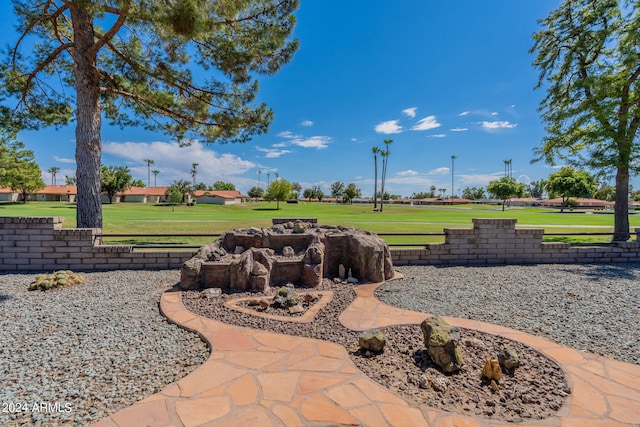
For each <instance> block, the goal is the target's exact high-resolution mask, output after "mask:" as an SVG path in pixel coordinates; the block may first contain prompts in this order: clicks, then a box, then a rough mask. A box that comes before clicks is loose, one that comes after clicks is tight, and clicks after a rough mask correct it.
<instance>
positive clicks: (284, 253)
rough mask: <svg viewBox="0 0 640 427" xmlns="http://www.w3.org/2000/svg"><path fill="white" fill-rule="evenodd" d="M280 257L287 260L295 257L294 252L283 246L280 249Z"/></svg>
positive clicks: (289, 247) (290, 248)
mask: <svg viewBox="0 0 640 427" xmlns="http://www.w3.org/2000/svg"><path fill="white" fill-rule="evenodd" d="M282 256H284V257H287V258H291V257H294V256H296V251H294V250H293V248H292V247H291V246H285V247H284V248H282Z"/></svg>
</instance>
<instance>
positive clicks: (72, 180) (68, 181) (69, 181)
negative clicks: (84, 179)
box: [64, 175, 76, 185]
mask: <svg viewBox="0 0 640 427" xmlns="http://www.w3.org/2000/svg"><path fill="white" fill-rule="evenodd" d="M64 185H76V177H75V176H67V175H65V176H64Z"/></svg>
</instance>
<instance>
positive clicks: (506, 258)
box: [391, 218, 640, 265]
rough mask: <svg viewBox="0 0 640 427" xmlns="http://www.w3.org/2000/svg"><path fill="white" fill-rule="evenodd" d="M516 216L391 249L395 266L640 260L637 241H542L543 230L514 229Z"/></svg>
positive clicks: (639, 230) (479, 221) (638, 234)
mask: <svg viewBox="0 0 640 427" xmlns="http://www.w3.org/2000/svg"><path fill="white" fill-rule="evenodd" d="M515 226H516V220H515V219H484V218H483V219H473V228H472V229H461V228H445V229H444V233H445V242H444V243H433V244H427V245H425V248H424V249H392V250H391V253H392V254H393V263H394V265H491V264H553V263H609V262H640V228H637V229H636V240H635V241H633V242H618V243H612V244H610V245H607V246H584V247H580V246H571V245H570V244H569V243H561V242H559V243H555V242H552V243H543V242H542V234H543V230H542V229H516V228H515Z"/></svg>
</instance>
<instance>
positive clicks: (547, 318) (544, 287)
mask: <svg viewBox="0 0 640 427" xmlns="http://www.w3.org/2000/svg"><path fill="white" fill-rule="evenodd" d="M397 270H398V271H400V272H401V273H402V274H404V276H405V278H404V279H402V280H397V281H396V280H394V281H391V282H387V283H386V284H385V285H384V286H382V287H381V288H379V289H378V290H377V291H376V296H377V297H378V298H379V299H380V300H381V301H384V302H386V303H388V304H391V305H394V306H397V307H402V308H406V309H409V310H417V311H421V312H425V313H431V314H439V315H443V316H453V317H461V318H467V319H474V320H481V321H485V322H490V323H494V324H499V325H503V326H507V327H509V328H513V329H518V330H521V331H525V332H528V333H531V334H534V335H538V336H542V337H545V338H548V339H550V340H552V341H555V342H557V343H560V344H563V345H565V346H568V347H572V348H575V349H577V350H584V351H589V352H592V353H595V354H599V355H602V356H606V357H609V358H613V359H617V360H620V361H623V362H628V363H634V364H640V340H638V337H640V309H639V307H640V264H615V265H603V264H600V265H597V264H594V265H577V264H568V265H565V264H553V265H536V266H500V267H422V266H421V267H418V266H414V267H397Z"/></svg>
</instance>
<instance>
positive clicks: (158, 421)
mask: <svg viewBox="0 0 640 427" xmlns="http://www.w3.org/2000/svg"><path fill="white" fill-rule="evenodd" d="M381 284H382V283H374V284H367V285H361V286H358V287H357V288H356V293H357V298H356V299H355V300H354V302H353V303H352V304H351V306H350V307H349V308H348V309H347V310H346V311H345V312H344V313H343V314H342V315H341V317H340V321H341V322H342V323H343V324H344V325H345V326H347V327H348V328H351V329H354V330H366V329H370V328H375V327H384V326H389V325H397V324H407V323H419V322H421V321H422V320H424V318H425V314H424V313H417V312H411V311H407V310H402V309H398V308H395V307H391V306H388V305H385V304H383V303H381V302H380V301H378V300H377V299H376V298H375V297H374V295H373V292H374V290H375V289H376V288H377V287H378V286H380V285H381ZM160 309H161V311H162V313H163V314H164V315H165V316H167V318H169V319H170V320H171V321H173V322H175V323H176V324H178V325H180V326H182V327H184V328H186V329H189V330H193V331H196V332H197V333H198V334H200V336H201V337H202V338H203V339H204V340H206V341H207V342H208V343H209V344H210V347H211V356H210V357H209V359H208V360H207V362H205V363H204V364H203V365H202V366H201V367H200V368H198V369H197V370H196V371H194V372H192V373H191V374H190V375H188V376H187V377H185V378H183V379H181V380H180V381H178V382H176V383H174V384H171V385H170V386H168V387H167V388H165V389H164V390H162V391H161V392H160V393H156V394H154V395H152V396H149V397H148V398H146V399H144V400H142V401H140V402H138V403H136V404H135V405H133V406H131V407H129V408H126V409H124V410H122V411H120V412H117V413H115V414H114V415H112V416H110V417H108V418H105V419H103V420H101V421H100V422H98V423H96V424H94V426H98V427H129V426H131V427H138V426H233V427H235V426H286V427H293V426H327V425H362V426H411V427H415V426H431V427H489V426H492V427H505V426H507V425H509V423H506V422H504V421H492V420H489V419H486V418H479V417H465V416H461V415H455V414H451V413H448V412H444V411H440V410H435V409H432V408H429V407H427V406H420V407H415V406H412V405H411V404H409V403H408V402H406V401H404V400H403V399H401V398H400V397H398V396H396V395H395V394H393V393H391V392H390V391H388V390H386V389H385V388H383V387H382V386H380V385H378V384H377V383H375V382H373V381H372V380H370V379H369V378H368V377H367V376H366V375H364V374H363V373H362V372H360V371H359V370H358V369H357V368H356V367H355V365H354V364H353V363H352V361H351V359H350V357H349V355H348V353H347V351H346V350H345V349H344V348H343V347H342V346H340V345H337V344H334V343H330V342H324V341H319V340H313V339H308V338H299V337H294V336H287V335H279V334H273V333H267V332H261V331H258V330H252V329H247V328H240V327H235V326H230V325H226V324H224V323H221V322H218V321H214V320H211V319H206V318H203V317H199V316H196V315H194V314H193V313H191V312H189V311H187V310H186V309H185V307H184V306H183V304H182V298H181V292H180V291H177V290H175V289H172V290H169V291H167V292H165V293H164V294H163V296H162V298H161V301H160ZM445 319H446V320H447V322H449V323H450V324H452V325H455V326H459V327H464V328H470V329H476V330H479V331H483V332H487V333H491V334H497V335H502V336H504V337H507V338H510V339H512V340H516V341H520V342H523V343H525V344H527V345H529V346H531V347H534V348H536V349H538V350H539V351H540V352H541V353H543V354H545V355H546V356H548V357H550V358H552V359H554V360H555V361H556V362H557V363H558V364H559V365H560V366H561V367H562V368H563V369H564V370H565V372H566V375H567V378H568V380H569V383H570V386H571V390H572V393H571V395H570V396H569V397H568V398H567V400H566V402H565V404H564V406H563V407H562V408H560V410H559V411H558V412H557V415H556V416H554V417H551V418H547V419H544V420H537V421H532V422H529V423H520V424H518V425H526V426H529V427H534V426H535V427H543V426H545V427H578V426H581V427H582V426H584V427H622V426H628V427H630V426H634V427H638V426H640V366H638V365H633V364H627V363H622V362H618V361H615V360H611V359H607V358H603V357H600V356H595V355H593V354H590V353H583V352H579V351H576V350H573V349H571V348H567V347H563V346H561V345H559V344H555V343H553V342H550V341H547V340H545V339H543V338H540V337H536V336H533V335H529V334H526V333H523V332H519V331H516V330H512V329H509V328H504V327H501V326H496V325H491V324H488V323H483V322H477V321H472V320H465V319H457V318H445Z"/></svg>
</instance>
